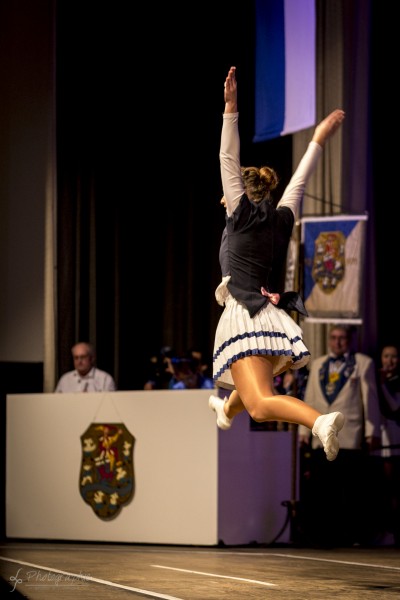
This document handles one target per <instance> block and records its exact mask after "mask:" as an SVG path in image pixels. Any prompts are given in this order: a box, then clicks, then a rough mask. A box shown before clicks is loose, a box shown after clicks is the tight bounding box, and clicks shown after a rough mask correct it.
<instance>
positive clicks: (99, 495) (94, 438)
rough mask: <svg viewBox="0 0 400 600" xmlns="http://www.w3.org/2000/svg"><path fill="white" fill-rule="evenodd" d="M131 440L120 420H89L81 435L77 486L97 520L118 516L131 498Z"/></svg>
mask: <svg viewBox="0 0 400 600" xmlns="http://www.w3.org/2000/svg"><path fill="white" fill-rule="evenodd" d="M134 443H135V438H134V437H133V436H132V434H131V433H130V432H129V431H128V429H127V428H126V427H125V425H124V424H123V423H92V424H91V425H90V426H89V427H88V428H87V430H86V431H85V433H84V434H83V435H81V445H82V465H81V471H80V480H79V489H80V493H81V496H82V498H83V499H84V500H85V502H87V503H88V504H90V506H91V507H92V509H93V510H94V512H95V513H96V515H97V516H98V517H99V518H100V519H105V520H109V519H112V518H114V517H115V516H117V514H118V513H119V512H120V510H121V508H122V506H123V505H126V504H128V502H130V500H131V499H132V497H133V494H134V488H135V485H134V481H135V480H134V469H133V447H134Z"/></svg>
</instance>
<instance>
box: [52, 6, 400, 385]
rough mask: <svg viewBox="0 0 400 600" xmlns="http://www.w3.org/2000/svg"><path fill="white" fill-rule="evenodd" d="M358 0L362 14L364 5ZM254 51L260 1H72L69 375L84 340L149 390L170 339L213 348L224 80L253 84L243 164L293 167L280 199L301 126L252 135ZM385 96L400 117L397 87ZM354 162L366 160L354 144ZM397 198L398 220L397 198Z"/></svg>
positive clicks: (378, 70)
mask: <svg viewBox="0 0 400 600" xmlns="http://www.w3.org/2000/svg"><path fill="white" fill-rule="evenodd" d="M346 6H348V8H347V13H349V15H350V17H351V19H352V20H353V21H354V23H356V22H357V18H358V17H357V14H355V13H354V11H355V10H356V8H357V3H356V2H354V3H351V5H347V4H346ZM349 15H347V17H346V18H348V16H349ZM370 26H371V29H372V33H371V40H372V42H371V53H372V55H371V56H372V58H371V69H372V73H371V80H372V89H371V90H366V93H371V127H372V131H373V135H374V138H373V139H374V140H375V142H376V144H374V147H373V151H372V155H371V157H370V159H369V160H371V170H372V171H373V172H374V176H373V178H371V179H372V181H373V186H372V190H370V193H371V199H370V200H368V202H370V206H371V209H370V213H371V217H372V218H371V223H370V226H373V227H374V232H375V233H376V239H377V241H376V244H377V251H376V258H377V261H378V263H377V273H378V283H380V286H381V287H384V285H386V280H387V275H385V265H386V260H387V257H388V256H395V255H397V250H396V244H395V239H396V235H395V231H396V227H397V220H398V219H397V217H398V214H399V209H398V207H397V205H398V202H397V200H394V199H393V192H392V193H390V190H389V186H391V184H392V181H391V177H392V176H393V175H395V168H394V164H393V162H394V161H393V158H392V159H391V161H389V170H388V169H386V168H385V165H386V164H387V161H388V158H389V155H390V151H389V148H388V146H387V141H388V140H389V137H390V135H389V133H388V127H383V124H382V121H383V116H382V110H384V103H383V101H382V98H383V96H382V90H383V88H384V85H385V84H386V83H387V82H386V75H384V73H385V71H384V70H383V68H382V64H383V56H384V50H383V48H382V44H381V42H380V41H379V40H381V39H382V31H383V30H385V28H387V27H390V23H389V22H388V21H387V16H386V14H385V11H384V9H383V7H379V6H377V4H376V3H373V11H372V17H371V25H370ZM363 30H365V27H363ZM385 39H386V36H385ZM254 51H255V45H254V3H253V2H243V3H242V6H241V7H236V8H235V9H230V8H229V7H227V6H226V5H222V6H221V7H218V6H216V5H215V3H214V4H213V6H211V7H209V6H207V3H202V4H201V5H195V6H193V5H191V6H190V11H189V6H188V10H187V12H186V11H183V9H182V8H181V7H179V6H174V5H170V4H169V5H161V6H155V5H152V4H150V5H147V6H144V5H141V9H140V13H139V12H135V11H133V12H132V11H131V9H130V8H129V12H128V5H126V6H124V7H121V5H118V6H117V7H114V6H113V5H107V7H106V8H105V5H104V6H103V5H102V6H99V4H98V3H95V2H92V1H87V2H81V3H77V2H58V4H57V11H56V87H57V90H56V107H57V109H56V116H57V188H58V189H57V223H58V227H57V299H58V300H57V327H56V329H57V344H56V355H57V357H58V360H57V364H58V371H59V373H58V375H59V374H61V373H62V372H64V371H65V370H67V369H69V368H71V366H72V365H71V356H70V348H71V346H72V344H73V343H74V342H76V341H77V340H82V339H86V340H90V341H91V342H93V343H94V344H95V345H96V347H97V355H98V361H97V362H98V366H99V367H100V368H103V369H105V370H108V371H110V372H111V373H112V374H113V375H114V376H115V379H116V381H117V385H118V388H119V389H138V388H141V387H142V385H143V383H144V381H145V379H146V367H147V363H148V359H149V356H150V355H151V354H154V353H156V352H157V351H158V350H159V349H160V348H161V346H163V345H170V346H173V347H174V348H175V350H176V352H177V353H182V352H184V351H185V350H186V349H187V348H189V347H192V346H197V347H200V348H201V349H202V350H203V351H204V352H205V354H206V355H207V356H208V357H209V356H210V355H211V354H212V348H213V340H214V331H215V328H216V324H217V321H218V318H219V315H220V314H221V307H219V306H218V304H217V303H216V301H215V298H214V290H215V287H216V286H217V285H218V283H219V280H220V270H219V264H218V250H219V243H220V237H221V232H222V229H223V227H224V214H223V209H222V207H221V206H220V204H219V200H220V197H221V192H222V190H221V182H220V177H219V160H218V149H219V136H220V129H221V114H222V111H223V82H224V79H225V76H226V73H227V71H228V69H229V67H230V66H231V65H232V64H234V65H236V66H237V69H238V71H237V72H238V78H239V84H240V87H239V110H240V112H241V117H240V128H241V146H242V148H241V150H242V162H243V164H257V165H259V166H260V165H262V164H270V165H271V166H273V167H274V168H275V169H276V170H277V172H278V174H279V175H280V178H281V183H280V187H279V189H278V190H277V197H278V196H279V195H280V193H281V192H282V191H283V188H284V186H285V185H286V183H287V182H288V181H289V178H290V175H291V171H292V151H291V150H292V140H291V136H285V137H283V138H279V139H276V140H272V141H270V142H266V143H262V144H253V143H252V136H253V134H254V107H253V105H254V62H255V61H254ZM353 55H354V53H353V54H352V56H353ZM353 58H354V56H353ZM356 74H357V63H356V62H354V60H352V61H351V63H349V71H348V73H346V74H345V75H344V81H345V86H346V89H345V95H346V98H347V100H346V102H350V101H351V98H352V95H351V94H352V79H353V78H354V77H355V76H356ZM378 86H379V87H378ZM384 98H385V102H386V104H387V110H386V113H385V119H388V118H389V114H390V107H391V106H393V102H394V99H393V98H392V96H391V95H390V86H389V94H386V95H385V96H384ZM365 137H366V136H365V135H362V136H361V135H360V136H359V138H358V137H357V139H359V143H362V140H364V139H365ZM357 139H353V140H352V144H356V143H358V142H357ZM377 146H379V147H377ZM348 147H349V148H351V145H349V146H348ZM392 156H393V155H392ZM345 158H346V164H348V163H350V162H351V159H352V157H351V156H350V155H349V152H347V154H345ZM347 168H351V167H349V166H348V167H347ZM377 168H378V170H377ZM349 196H351V193H350V194H349ZM390 196H391V197H392V200H391V204H390V210H391V218H390V219H389V220H387V218H386V211H387V209H388V205H387V204H386V203H385V202H384V201H383V199H385V198H390ZM349 201H351V197H350V199H349ZM372 206H373V207H375V209H376V221H375V215H374V214H373V210H372ZM385 231H386V232H387V233H388V235H386V234H385ZM375 233H374V235H375ZM371 239H372V240H373V239H374V236H372V237H371ZM373 254H374V253H373V252H369V254H368V256H369V257H371V255H372V256H373ZM369 260H371V258H369ZM367 268H368V265H367ZM366 293H368V294H371V293H374V294H375V293H376V290H368V292H366ZM367 301H368V298H367ZM385 306H386V305H385V298H384V296H382V299H378V310H379V314H378V319H377V322H378V329H379V336H380V337H382V338H383V337H384V336H385V332H387V333H388V334H389V333H390V332H391V330H392V329H393V315H392V312H391V311H387V310H385ZM367 325H368V324H367Z"/></svg>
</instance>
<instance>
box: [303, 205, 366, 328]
mask: <svg viewBox="0 0 400 600" xmlns="http://www.w3.org/2000/svg"><path fill="white" fill-rule="evenodd" d="M367 219H368V217H367V216H366V215H358V216H344V215H336V216H330V217H304V218H303V219H302V232H301V242H302V247H303V258H304V261H303V265H304V273H303V288H304V292H303V295H304V300H305V301H304V304H305V307H306V309H307V312H308V314H309V319H307V320H330V321H331V320H340V319H345V320H353V321H356V322H361V320H362V319H361V289H362V275H363V262H364V243H365V230H366V221H367Z"/></svg>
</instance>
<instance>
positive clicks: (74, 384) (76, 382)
mask: <svg viewBox="0 0 400 600" xmlns="http://www.w3.org/2000/svg"><path fill="white" fill-rule="evenodd" d="M71 352H72V359H73V361H74V367H75V368H74V370H73V371H68V372H67V373H64V375H62V376H61V377H60V379H59V381H58V383H57V386H56V389H55V390H54V391H55V392H60V393H68V392H114V391H115V390H116V386H115V381H114V379H113V377H112V376H111V375H110V374H109V373H106V372H105V371H101V370H100V369H98V368H97V367H96V366H95V363H96V353H95V350H94V347H93V345H92V344H90V343H89V342H78V343H77V344H75V345H74V346H72V348H71Z"/></svg>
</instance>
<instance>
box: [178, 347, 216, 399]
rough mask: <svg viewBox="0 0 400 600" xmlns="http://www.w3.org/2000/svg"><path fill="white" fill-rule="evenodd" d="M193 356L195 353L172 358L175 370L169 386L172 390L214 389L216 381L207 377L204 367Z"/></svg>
mask: <svg viewBox="0 0 400 600" xmlns="http://www.w3.org/2000/svg"><path fill="white" fill-rule="evenodd" d="M196 356H197V355H195V357H194V356H193V353H192V352H190V354H188V355H186V356H184V357H182V358H179V357H178V358H172V360H171V365H172V369H173V373H174V374H173V377H172V379H171V381H170V384H169V389H171V390H189V389H192V390H194V389H197V390H212V389H214V381H213V379H212V378H211V377H207V376H206V375H205V373H204V371H203V369H202V367H203V366H204V365H203V364H202V362H201V360H199V358H196Z"/></svg>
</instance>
